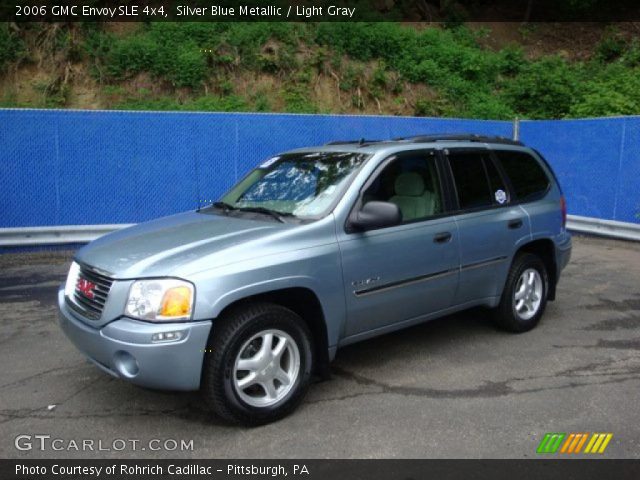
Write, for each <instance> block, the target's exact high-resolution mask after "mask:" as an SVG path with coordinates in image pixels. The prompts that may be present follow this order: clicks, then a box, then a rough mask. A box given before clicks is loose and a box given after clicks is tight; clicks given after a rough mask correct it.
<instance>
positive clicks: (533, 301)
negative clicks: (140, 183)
mask: <svg viewBox="0 0 640 480" xmlns="http://www.w3.org/2000/svg"><path fill="white" fill-rule="evenodd" d="M565 221H566V207H565V201H564V197H563V195H562V192H561V190H560V186H559V185H558V182H557V180H556V178H555V176H554V174H553V172H552V170H551V168H550V167H549V165H548V164H547V163H546V162H545V160H544V159H543V158H542V156H541V155H540V154H539V153H538V152H536V151H535V150H532V149H530V148H527V147H525V146H523V145H522V144H521V143H520V142H515V141H511V140H507V139H503V138H498V137H481V136H477V135H435V136H434V135H432V136H429V135H427V136H419V137H411V138H401V139H395V140H391V141H366V140H360V141H356V142H333V143H331V144H328V145H325V146H322V147H314V148H304V149H300V150H295V151H291V152H287V153H283V154H281V155H278V156H276V157H273V158H269V159H268V160H266V161H265V162H264V163H262V164H261V165H260V166H258V168H256V169H255V170H253V171H251V172H250V173H249V174H248V175H247V176H246V177H244V178H243V179H242V180H241V181H240V182H239V183H238V184H237V185H236V186H235V187H233V188H232V189H231V190H230V191H229V192H228V193H227V194H226V195H224V196H223V197H222V198H221V199H220V201H218V202H216V203H213V204H211V205H209V206H207V207H205V208H201V209H199V210H196V211H190V212H186V213H181V214H177V215H173V216H170V217H165V218H160V219H157V220H154V221H151V222H147V223H143V224H140V225H137V226H134V227H131V228H127V229H125V230H120V231H117V232H115V233H112V234H110V235H106V236H104V237H102V238H99V239H98V240H96V241H94V242H91V243H90V244H89V245H87V246H85V247H84V248H82V249H80V250H79V251H78V252H77V254H76V256H75V261H74V262H73V264H72V266H71V269H70V271H69V275H68V279H67V282H66V284H65V285H64V287H63V288H61V289H60V292H59V298H58V300H59V307H60V324H61V327H62V329H63V330H64V332H65V333H66V335H67V336H68V337H69V339H70V340H71V341H72V342H73V343H74V344H75V345H76V346H77V348H78V349H79V350H81V351H82V352H83V353H84V354H85V355H86V356H87V357H88V358H89V359H90V360H91V361H92V362H93V363H95V364H96V365H97V366H98V367H99V368H101V369H102V370H104V371H105V372H108V373H109V374H111V375H114V376H116V377H120V378H123V379H125V380H128V381H130V382H132V383H135V384H138V385H142V386H145V387H151V388H159V389H169V390H198V389H200V390H201V391H202V393H203V396H204V398H205V400H206V402H207V403H208V404H209V405H210V406H211V407H212V408H213V409H214V410H215V412H217V414H218V415H220V416H221V417H223V418H225V419H227V420H230V421H233V422H239V423H243V424H254V425H255V424H261V423H266V422H270V421H273V420H276V419H278V418H281V417H282V416H284V415H286V414H287V413H289V412H291V411H292V410H293V409H294V408H295V407H296V406H297V405H298V404H299V403H300V401H301V400H302V398H303V396H304V394H305V392H306V390H307V387H308V386H309V383H310V379H311V377H312V375H313V374H314V373H315V374H319V375H320V376H327V374H328V364H329V362H330V361H331V360H332V359H333V358H334V356H335V354H336V350H337V349H338V348H339V347H342V346H344V345H348V344H350V343H354V342H358V341H360V340H365V339H367V338H371V337H374V336H376V335H381V334H384V333H387V332H390V331H393V330H397V329H400V328H405V327H408V326H411V325H415V324H417V323H420V322H424V321H426V320H430V319H433V318H436V317H441V316H443V315H447V314H450V313H453V312H456V311H460V310H464V309H467V308H470V307H476V306H484V307H488V308H491V309H493V310H494V312H495V318H496V321H497V322H498V324H499V325H500V326H501V327H503V328H506V329H508V330H510V331H513V332H525V331H527V330H530V329H531V328H533V327H534V326H535V325H536V324H537V323H538V322H539V320H540V317H541V316H542V314H543V312H544V309H545V305H546V302H547V301H548V300H553V299H554V298H555V294H556V285H557V283H558V278H559V276H560V272H561V271H562V269H563V268H564V267H565V266H566V265H567V263H568V261H569V257H570V254H571V238H570V236H569V234H568V233H567V231H566V228H565Z"/></svg>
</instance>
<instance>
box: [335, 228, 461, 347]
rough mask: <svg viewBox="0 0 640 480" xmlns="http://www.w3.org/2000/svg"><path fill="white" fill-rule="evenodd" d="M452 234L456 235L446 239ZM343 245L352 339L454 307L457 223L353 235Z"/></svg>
mask: <svg viewBox="0 0 640 480" xmlns="http://www.w3.org/2000/svg"><path fill="white" fill-rule="evenodd" d="M447 233H448V234H450V235H451V236H450V237H449V238H448V239H444V238H443V237H446V234H447ZM442 234H445V235H442ZM436 236H438V240H440V241H435V240H436V239H435V238H434V237H436ZM339 245H340V250H341V252H342V266H343V267H342V268H343V276H344V289H345V298H346V301H347V311H348V312H349V314H348V322H347V331H346V332H345V335H346V336H350V335H355V334H357V333H361V332H366V331H368V330H373V329H376V328H380V327H384V326H387V325H390V324H393V323H396V322H401V321H403V320H408V319H411V318H415V317H418V316H420V315H425V314H427V313H432V312H435V311H438V310H442V309H444V308H447V307H449V306H450V305H451V302H452V300H453V297H454V294H455V290H456V286H457V282H458V266H459V263H458V261H459V259H458V232H457V228H456V223H455V221H454V220H453V219H451V218H441V219H434V220H429V221H425V222H420V223H416V224H409V225H401V226H398V227H392V228H388V229H383V230H377V231H371V232H365V233H356V234H351V235H347V236H345V237H344V238H342V239H340V240H339Z"/></svg>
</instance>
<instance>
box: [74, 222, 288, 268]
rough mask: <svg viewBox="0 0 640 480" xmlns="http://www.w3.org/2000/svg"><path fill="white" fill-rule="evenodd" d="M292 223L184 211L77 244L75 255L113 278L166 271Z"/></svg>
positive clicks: (279, 229) (284, 227)
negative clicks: (86, 242)
mask: <svg viewBox="0 0 640 480" xmlns="http://www.w3.org/2000/svg"><path fill="white" fill-rule="evenodd" d="M291 227H293V225H291V224H281V223H275V222H274V223H271V222H268V221H256V220H250V219H244V218H237V217H227V216H221V215H212V214H203V213H198V212H186V213H180V214H178V215H172V216H170V217H164V218H159V219H157V220H152V221H150V222H146V223H141V224H138V225H135V226H133V227H129V228H125V229H123V230H118V231H116V232H113V233H110V234H108V235H105V236H103V237H100V238H98V239H97V240H94V241H93V242H91V243H89V244H88V245H86V246H85V247H83V248H82V249H80V250H79V251H78V253H77V254H76V259H77V260H78V261H80V262H82V263H85V264H87V265H90V266H92V267H95V268H97V269H100V270H104V271H105V272H106V273H108V274H109V276H111V277H112V278H119V279H127V278H141V277H152V276H168V275H171V274H172V273H171V272H172V270H174V269H175V268H176V267H179V266H180V265H183V264H185V263H187V262H193V261H196V260H197V259H199V258H202V257H203V256H204V255H207V254H211V253H212V252H222V251H224V250H225V249H227V248H230V247H232V246H237V245H239V244H242V243H246V242H250V241H252V240H256V239H258V238H261V237H265V236H268V235H270V234H273V233H277V232H280V231H282V230H285V229H288V228H291ZM244 258H247V257H244ZM227 260H228V259H227ZM227 263H230V262H228V261H227Z"/></svg>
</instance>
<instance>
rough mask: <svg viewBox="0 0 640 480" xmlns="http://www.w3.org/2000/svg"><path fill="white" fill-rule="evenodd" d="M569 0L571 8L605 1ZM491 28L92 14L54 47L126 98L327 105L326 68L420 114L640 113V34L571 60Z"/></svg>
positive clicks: (371, 95) (6, 55) (60, 100)
mask: <svg viewBox="0 0 640 480" xmlns="http://www.w3.org/2000/svg"><path fill="white" fill-rule="evenodd" d="M558 1H559V4H558V5H559V7H561V8H562V9H564V11H567V12H576V11H585V10H584V9H587V11H589V9H593V8H599V7H598V5H600V4H602V2H603V0H558ZM410 3H411V2H408V1H407V5H409V4H410ZM458 3H459V2H458ZM462 3H463V4H464V1H463V2H462ZM409 6H410V5H409ZM451 14H452V15H453V16H455V15H456V12H455V11H452V13H451ZM37 28H38V27H37V26H24V27H22V26H21V27H20V29H19V30H18V32H19V34H17V33H15V32H14V30H12V29H11V28H10V26H9V24H6V23H0V72H1V71H2V70H6V68H7V66H8V65H10V64H12V63H13V64H15V63H16V62H18V61H19V60H20V59H21V58H24V56H25V46H24V45H25V41H24V40H23V38H27V37H28V35H27V36H25V34H30V33H34V31H35V30H36V29H37ZM72 28H73V29H74V30H72ZM524 28H525V29H526V31H527V32H534V31H535V29H536V28H537V27H536V26H535V25H533V24H530V25H528V26H527V27H524ZM32 30H33V31H32ZM36 36H37V35H36ZM486 36H487V32H486V30H479V31H478V30H475V31H474V30H471V29H468V28H466V27H464V26H463V25H460V23H459V22H457V21H456V22H450V23H448V24H447V26H446V28H422V29H417V28H411V27H407V26H403V25H401V24H399V23H392V22H372V23H366V22H324V23H293V22H292V23H289V22H248V23H243V22H221V23H213V22H152V23H148V24H141V25H139V27H138V28H137V29H136V30H134V31H130V32H125V33H122V32H121V33H119V34H114V33H109V29H106V28H104V26H103V25H101V24H94V23H87V24H82V25H75V26H74V27H71V26H69V27H62V28H60V29H59V30H58V31H57V32H56V34H55V37H53V40H52V42H51V45H52V51H54V52H55V56H56V58H58V57H60V58H63V59H64V61H68V62H78V61H85V62H87V63H88V65H89V71H90V72H91V74H92V75H93V76H94V77H95V78H96V79H97V80H98V82H99V83H100V85H101V88H102V91H101V92H100V93H101V94H102V95H101V97H102V98H104V99H105V100H106V102H107V103H108V104H109V106H111V107H117V108H128V109H155V110H167V109H171V110H199V109H201V110H212V111H246V110H257V111H270V110H272V109H273V108H276V107H277V108H283V109H284V110H286V111H288V112H295V113H317V112H320V111H323V108H322V107H323V106H322V104H320V102H321V101H322V100H318V101H317V102H318V103H316V100H314V99H313V98H310V94H311V92H312V88H313V87H314V86H315V85H323V84H322V83H321V82H319V81H320V80H321V78H320V77H322V76H324V77H325V80H327V79H328V80H329V81H330V82H331V84H332V85H334V83H333V82H336V83H337V85H336V88H337V89H339V92H338V93H339V94H340V95H342V97H341V98H343V99H345V100H346V101H345V102H344V104H346V106H347V108H353V109H358V110H363V111H368V110H370V109H371V107H372V105H373V106H375V105H377V106H378V107H379V108H384V105H385V104H386V105H389V104H393V103H394V102H395V104H396V105H399V106H404V105H407V106H408V105H411V107H410V108H412V109H413V112H412V113H414V114H415V115H428V116H452V117H471V118H488V119H511V118H513V117H515V116H519V117H524V118H564V117H570V116H606V115H628V114H636V115H637V114H640V93H638V92H640V80H639V79H640V75H639V73H640V41H639V40H637V39H633V40H632V41H628V40H627V39H625V38H624V37H623V36H622V35H621V33H620V32H619V31H618V30H615V29H608V30H606V31H605V33H604V34H603V36H602V39H601V41H600V43H599V44H598V45H597V48H596V49H595V50H594V54H593V58H592V59H591V60H589V61H586V62H584V61H583V62H569V61H567V60H565V59H563V58H561V57H558V56H542V57H540V58H536V59H531V58H527V57H526V56H525V53H524V51H523V49H522V48H520V47H518V46H516V45H510V46H507V47H505V48H503V49H501V50H491V49H488V48H485V47H483V46H482V39H483V38H484V37H486ZM27 39H28V38H27ZM56 61H58V60H56ZM247 73H248V75H247ZM265 75H269V76H272V77H275V80H272V81H275V82H276V85H280V87H279V89H273V90H274V91H255V92H251V90H250V92H251V93H249V94H247V95H246V97H241V96H239V95H238V94H237V93H236V90H235V82H236V81H237V79H238V78H242V79H247V78H252V77H255V78H259V79H261V78H263V77H264V76H265ZM138 76H140V79H139V80H140V81H141V82H142V83H149V82H152V83H154V84H156V87H154V88H153V91H154V92H155V93H153V94H152V93H151V92H149V91H145V92H140V94H139V95H136V96H135V98H134V97H133V96H132V95H131V94H130V93H129V94H128V93H127V92H129V91H130V89H131V82H128V80H130V79H132V78H136V77H138ZM136 81H138V80H136ZM243 81H244V80H243ZM412 84H421V85H426V86H427V87H428V88H424V86H422V87H420V89H417V91H421V92H422V91H425V92H428V93H427V94H426V95H427V96H428V97H429V98H420V99H418V100H408V99H415V96H416V95H415V94H414V93H413V92H412V91H411V90H412V88H413V86H412ZM324 85H326V82H325V84H324ZM262 88H264V87H262ZM36 90H37V92H38V94H39V95H40V94H41V95H40V96H41V97H42V99H38V100H37V102H40V103H39V104H38V105H39V106H40V104H43V105H45V106H64V105H65V104H66V103H67V102H68V99H69V98H70V90H69V86H68V85H67V82H66V81H64V82H60V81H51V82H49V84H47V85H44V86H43V87H42V88H41V89H40V90H38V89H36ZM323 91H324V92H325V93H324V94H325V95H326V88H325V90H322V88H320V89H317V90H316V92H320V93H318V95H320V96H321V95H322V92H323ZM158 92H164V93H162V94H158ZM205 92H207V93H208V92H214V93H215V94H207V95H205ZM14 93H15V92H14ZM14 97H15V95H14ZM14 97H12V96H11V95H7V94H5V95H4V96H3V98H2V102H3V105H4V104H8V103H9V104H10V103H11V102H12V101H15V102H16V105H17V102H18V100H12V98H14ZM405 97H406V99H405ZM177 98H180V100H177ZM314 98H315V94H314ZM349 101H350V104H349ZM34 102H35V101H34ZM411 102H414V103H411ZM380 105H383V107H380ZM374 108H375V107H374ZM403 108H404V107H403Z"/></svg>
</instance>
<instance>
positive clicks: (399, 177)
mask: <svg viewBox="0 0 640 480" xmlns="http://www.w3.org/2000/svg"><path fill="white" fill-rule="evenodd" d="M371 201H379V202H391V203H394V204H396V205H397V206H398V208H399V209H400V212H401V213H402V223H407V222H414V221H417V220H422V219H426V218H429V217H432V216H434V215H438V214H440V213H442V211H443V209H442V208H443V207H442V189H441V188H440V181H439V179H438V173H437V170H436V163H435V154H434V152H433V151H421V152H409V153H402V154H399V155H398V156H397V158H396V159H395V160H393V161H392V162H391V163H389V164H388V165H387V166H386V167H385V168H384V169H383V170H382V171H381V172H380V173H379V174H378V176H377V177H376V178H375V180H374V181H373V183H372V184H371V185H370V186H369V188H367V190H366V191H365V192H364V193H363V195H362V202H363V204H365V203H367V202H371Z"/></svg>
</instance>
